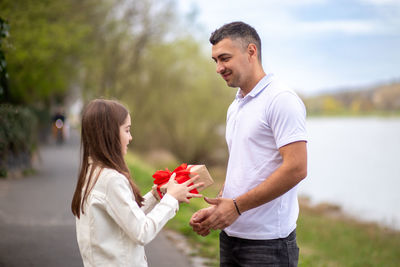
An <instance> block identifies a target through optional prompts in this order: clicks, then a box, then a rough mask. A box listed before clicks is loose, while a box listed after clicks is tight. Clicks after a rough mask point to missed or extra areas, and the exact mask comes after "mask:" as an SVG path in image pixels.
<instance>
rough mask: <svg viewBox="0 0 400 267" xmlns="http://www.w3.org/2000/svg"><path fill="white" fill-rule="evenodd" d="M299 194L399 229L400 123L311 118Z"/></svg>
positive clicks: (358, 216)
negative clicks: (304, 170)
mask: <svg viewBox="0 0 400 267" xmlns="http://www.w3.org/2000/svg"><path fill="white" fill-rule="evenodd" d="M307 131H308V136H309V142H308V176H307V178H306V179H305V180H303V181H302V182H301V184H300V188H299V195H305V196H308V197H310V199H311V201H312V203H319V202H330V203H335V204H339V205H340V206H341V207H342V209H343V210H344V211H345V212H346V213H348V214H350V215H352V216H353V217H356V218H358V219H362V220H365V221H374V222H378V223H380V224H382V225H386V226H389V227H392V228H395V229H399V230H400V206H399V205H400V119H399V118H310V119H308V120H307Z"/></svg>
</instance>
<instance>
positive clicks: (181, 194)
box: [167, 173, 204, 203]
mask: <svg viewBox="0 0 400 267" xmlns="http://www.w3.org/2000/svg"><path fill="white" fill-rule="evenodd" d="M175 176H176V174H175V173H173V174H172V175H171V178H169V181H168V183H167V193H168V194H170V195H171V196H173V197H174V198H176V199H177V200H178V201H179V203H182V202H185V203H189V199H188V197H202V195H201V194H193V193H190V191H191V190H193V189H195V188H198V187H200V186H202V185H204V183H198V184H193V185H191V186H188V185H189V184H191V183H194V182H195V181H196V180H197V179H198V178H199V177H200V176H199V175H196V176H194V177H193V178H190V179H189V180H187V181H186V182H184V183H182V184H178V183H177V182H176V181H175Z"/></svg>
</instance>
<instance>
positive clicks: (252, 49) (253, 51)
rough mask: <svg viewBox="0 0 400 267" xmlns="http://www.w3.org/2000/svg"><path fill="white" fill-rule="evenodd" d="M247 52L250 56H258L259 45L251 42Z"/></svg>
mask: <svg viewBox="0 0 400 267" xmlns="http://www.w3.org/2000/svg"><path fill="white" fill-rule="evenodd" d="M247 53H248V54H249V56H250V57H257V46H256V45H255V44H253V43H250V44H249V45H248V46H247Z"/></svg>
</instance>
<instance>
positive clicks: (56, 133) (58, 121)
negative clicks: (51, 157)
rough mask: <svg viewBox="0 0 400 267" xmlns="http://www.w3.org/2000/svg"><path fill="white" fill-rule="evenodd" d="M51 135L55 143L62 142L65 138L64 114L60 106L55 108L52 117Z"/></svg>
mask: <svg viewBox="0 0 400 267" xmlns="http://www.w3.org/2000/svg"><path fill="white" fill-rule="evenodd" d="M52 122H53V125H52V129H53V137H54V140H55V141H56V143H57V144H62V143H63V142H64V139H65V116H64V112H63V110H62V108H60V107H59V108H57V110H56V112H55V114H54V115H53V117H52Z"/></svg>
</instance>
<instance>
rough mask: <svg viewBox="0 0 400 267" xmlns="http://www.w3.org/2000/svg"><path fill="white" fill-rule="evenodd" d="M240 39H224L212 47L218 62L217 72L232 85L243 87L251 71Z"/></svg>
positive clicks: (214, 58)
mask: <svg viewBox="0 0 400 267" xmlns="http://www.w3.org/2000/svg"><path fill="white" fill-rule="evenodd" d="M240 45H241V43H240V41H236V40H234V41H232V40H231V39H230V38H225V39H222V40H221V41H220V42H219V43H217V44H215V45H213V47H212V58H213V60H214V61H215V63H216V64H217V73H219V74H220V75H221V76H222V78H223V79H224V80H225V81H226V83H227V85H228V86H230V87H241V86H242V85H243V84H244V83H246V79H247V77H248V73H249V67H250V64H249V59H248V54H247V53H246V52H247V51H246V50H243V48H242V47H241V46H240Z"/></svg>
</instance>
